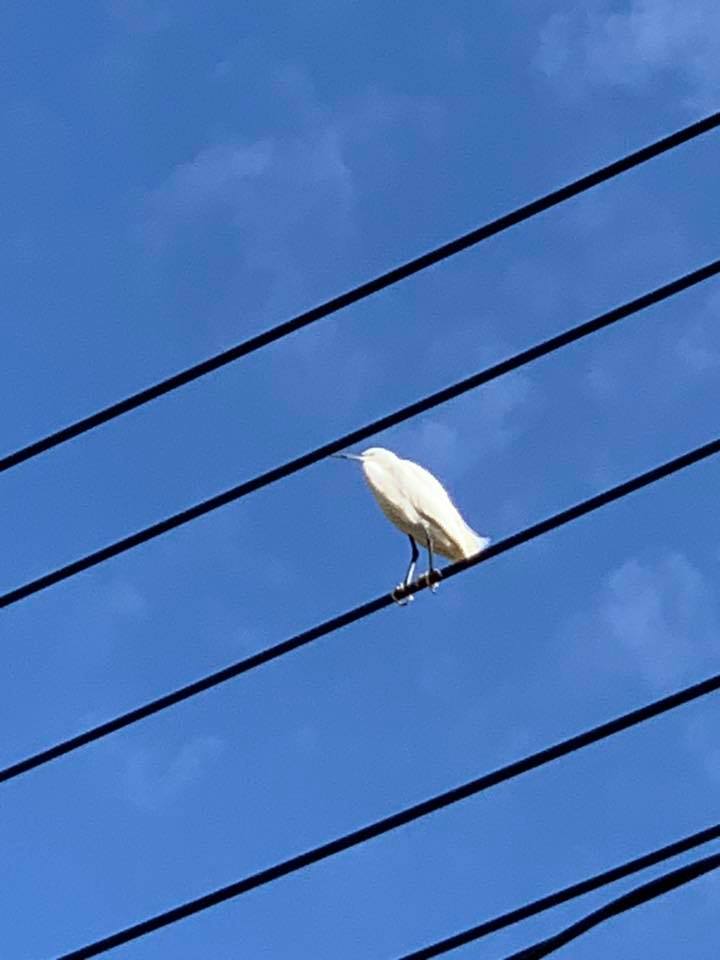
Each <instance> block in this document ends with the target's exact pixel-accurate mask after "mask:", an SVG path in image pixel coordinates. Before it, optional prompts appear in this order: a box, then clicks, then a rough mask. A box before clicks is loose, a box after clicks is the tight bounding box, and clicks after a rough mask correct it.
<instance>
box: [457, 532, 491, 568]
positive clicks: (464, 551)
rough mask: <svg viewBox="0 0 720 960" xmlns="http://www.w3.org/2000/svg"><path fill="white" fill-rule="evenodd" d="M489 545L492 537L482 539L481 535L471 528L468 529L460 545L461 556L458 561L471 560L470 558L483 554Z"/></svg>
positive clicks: (459, 552)
mask: <svg viewBox="0 0 720 960" xmlns="http://www.w3.org/2000/svg"><path fill="white" fill-rule="evenodd" d="M489 545H490V537H481V536H480V534H479V533H476V532H475V531H474V530H472V529H471V528H470V527H466V529H465V533H464V535H463V537H462V538H461V539H460V540H459V543H458V547H459V550H458V554H459V556H458V557H457V558H456V559H457V560H469V559H470V557H474V556H476V555H477V554H478V553H482V551H483V550H485V549H486V547H488V546H489Z"/></svg>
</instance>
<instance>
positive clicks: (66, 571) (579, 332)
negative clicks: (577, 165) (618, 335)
mask: <svg viewBox="0 0 720 960" xmlns="http://www.w3.org/2000/svg"><path fill="white" fill-rule="evenodd" d="M718 273H720V259H718V260H714V261H712V262H711V263H708V264H706V265H705V266H703V267H700V268H699V269H698V270H693V271H692V272H690V273H687V274H685V275H684V276H682V277H678V278H677V279H675V280H672V281H671V282H670V283H667V284H664V285H663V286H661V287H658V288H656V289H655V290H652V291H650V292H649V293H645V294H643V295H642V296H640V297H637V298H636V299H634V300H630V301H628V302H627V303H624V304H622V305H621V306H619V307H615V308H614V309H612V310H609V311H608V312H607V313H603V314H601V315H600V316H597V317H594V318H593V319H591V320H588V321H586V322H585V323H582V324H579V325H578V326H575V327H571V328H570V329H568V330H565V331H563V332H562V333H560V334H557V335H556V336H554V337H550V338H549V339H548V340H544V341H542V342H541V343H538V344H535V345H534V346H532V347H529V348H528V349H527V350H523V351H522V352H520V353H517V354H515V355H514V356H512V357H508V358H506V359H505V360H502V361H501V362H500V363H497V364H494V365H493V366H491V367H488V368H486V369H485V370H482V371H480V372H479V373H476V374H474V375H473V376H471V377H467V378H466V379H464V380H461V381H459V382H457V383H454V384H452V385H451V386H449V387H445V388H444V389H442V390H438V391H437V392H436V393H432V394H430V395H429V396H426V397H423V398H422V399H421V400H416V401H415V402H414V403H411V404H409V405H408V406H406V407H402V408H401V409H399V410H396V411H394V412H393V413H390V414H387V415H386V416H384V417H380V418H379V419H378V420H374V421H373V422H372V423H369V424H366V425H365V426H363V427H360V428H358V429H357V430H352V431H351V432H350V433H346V434H345V435H344V436H342V437H338V438H337V439H336V440H331V441H329V442H328V443H324V444H322V445H321V446H319V447H316V448H315V449H314V450H311V451H309V452H308V453H305V454H303V455H302V456H300V457H296V458H295V459H294V460H289V461H287V462H286V463H283V464H281V465H280V466H277V467H273V468H272V469H271V470H268V471H266V472H265V473H261V474H258V476H256V477H253V478H252V479H251V480H246V481H244V482H243V483H241V484H238V485H237V486H235V487H231V488H230V489H229V490H224V491H223V492H222V493H218V494H215V496H212V497H209V498H208V499H207V500H203V501H202V502H200V503H196V504H194V505H193V506H192V507H187V508H186V509H185V510H181V511H180V512H179V513H175V514H173V515H172V516H170V517H166V518H165V519H164V520H159V521H158V522H156V523H153V524H151V525H150V526H148V527H145V528H144V529H143V530H139V531H137V532H135V533H132V534H130V535H129V536H126V537H122V538H121V539H120V540H116V541H115V542H114V543H111V544H108V546H106V547H102V548H101V549H100V550H95V551H93V552H92V553H88V554H86V555H85V556H84V557H81V558H80V559H78V560H73V561H72V562H71V563H68V564H65V565H64V566H62V567H58V568H57V569H55V570H52V571H51V572H50V573H45V574H43V575H42V576H41V577H37V578H36V579H35V580H30V581H28V582H27V583H24V584H22V585H21V586H19V587H15V589H13V590H10V591H8V592H7V593H5V594H2V596H0V609H2V608H3V607H9V606H11V604H13V603H18V602H19V601H20V600H24V599H25V598H26V597H29V596H31V595H32V594H34V593H39V592H40V591H41V590H46V589H47V588H48V587H51V586H53V585H54V584H56V583H60V582H62V581H63V580H67V579H69V578H70V577H74V576H76V575H77V574H79V573H82V572H83V571H85V570H89V569H91V568H92V567H96V566H98V565H99V564H101V563H104V562H105V561H106V560H110V559H111V558H112V557H116V556H118V555H120V554H122V553H125V552H126V551H128V550H132V549H134V548H135V547H138V546H140V545H141V544H143V543H147V542H148V541H149V540H154V539H155V538H156V537H159V536H162V535H163V534H165V533H168V532H169V531H171V530H175V529H177V528H178V527H181V526H184V525H185V524H186V523H190V522H191V521H193V520H197V519H198V518H199V517H202V516H204V515H205V514H207V513H211V512H212V511H214V510H218V509H219V508H220V507H224V506H227V504H229V503H232V502H234V501H236V500H239V499H241V498H242V497H246V496H248V494H251V493H254V492H255V491H256V490H260V489H261V488H262V487H266V486H269V485H270V484H272V483H276V482H277V481H278V480H283V479H285V478H287V477H289V476H291V475H292V474H294V473H297V472H298V471H299V470H303V469H305V468H306V467H309V466H312V464H314V463H317V462H318V461H319V460H322V459H324V458H325V457H328V456H330V455H331V454H333V453H338V452H339V451H341V450H343V449H345V447H348V446H351V445H352V444H354V443H359V442H360V441H361V440H365V439H366V438H367V437H369V436H372V435H373V434H375V433H379V432H380V431H381V430H387V429H388V428H389V427H392V426H396V425H397V424H399V423H402V422H403V421H405V420H409V419H410V418H412V417H416V416H417V415H418V414H420V413H424V412H425V411H427V410H430V409H431V408H433V407H436V406H438V405H439V404H442V403H446V402H447V401H448V400H452V399H453V398H455V397H458V396H460V394H463V393H467V392H468V391H469V390H473V389H475V388H476V387H479V386H481V385H482V384H485V383H488V382H489V381H491V380H495V379H497V378H498V377H501V376H504V375H505V374H507V373H510V372H511V371H513V370H517V369H518V368H519V367H522V366H525V365H526V364H529V363H531V362H533V361H534V360H537V359H539V358H540V357H543V356H545V355H547V354H549V353H552V352H554V351H556V350H559V349H561V348H562V347H565V346H568V345H569V344H571V343H574V342H576V341H577V340H580V339H582V338H583V337H587V336H589V335H590V334H592V333H596V332H597V331H598V330H602V329H603V328H605V327H608V326H611V325H612V324H615V323H618V322H619V321H620V320H624V319H626V318H627V317H630V316H632V315H633V314H636V313H638V312H640V311H641V310H645V309H647V307H649V306H652V305H654V304H657V303H659V302H660V301H662V300H667V299H668V298H669V297H672V296H675V295H676V294H678V293H680V292H682V291H684V290H687V289H689V288H690V287H693V286H696V285H697V284H699V283H702V282H703V281H705V280H709V279H710V278H711V277H714V276H716V275H717V274H718Z"/></svg>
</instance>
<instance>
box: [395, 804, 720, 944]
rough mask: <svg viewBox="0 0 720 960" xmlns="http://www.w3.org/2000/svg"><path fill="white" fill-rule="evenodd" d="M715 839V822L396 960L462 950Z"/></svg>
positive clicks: (718, 830) (718, 829)
mask: <svg viewBox="0 0 720 960" xmlns="http://www.w3.org/2000/svg"><path fill="white" fill-rule="evenodd" d="M718 839H720V824H717V823H716V824H715V825H714V826H712V827H708V828H707V829H705V830H700V831H699V832H698V833H693V834H691V835H690V836H689V837H683V838H682V839H681V840H676V841H675V842H674V843H670V844H668V845H667V846H664V847H660V849H658V850H652V851H650V852H649V853H645V854H643V855H642V856H641V857H637V858H635V859H634V860H628V861H627V862H626V863H622V864H620V865H619V866H617V867H612V868H611V869H610V870H605V871H603V872H602V873H596V874H595V876H592V877H588V878H587V879H586V880H581V881H580V882H579V883H573V884H572V885H571V886H569V887H563V888H562V889H561V890H556V891H554V892H553V893H549V894H548V895H547V896H545V897H540V899H539V900H533V901H531V902H530V903H526V904H523V906H521V907H516V908H515V909H514V910H510V911H508V912H507V913H501V914H500V915H499V916H497V917H493V918H492V919H490V920H486V921H484V923H479V924H478V925H477V926H474V927H470V928H469V929H467V930H463V931H462V932H461V933H456V934H454V935H453V936H452V937H447V938H445V939H444V940H438V941H437V942H436V943H432V944H429V945H428V946H426V947H422V948H421V949H420V950H413V952H412V953H405V954H403V956H402V957H399V958H398V960H431V958H432V957H439V956H441V955H442V954H444V953H449V952H450V951H451V950H457V948H458V947H464V946H466V945H467V944H468V943H472V942H474V941H475V940H480V939H482V938H483V937H487V936H489V935H490V934H491V933H497V931H498V930H504V929H506V928H507V927H512V926H514V925H515V924H516V923H521V922H522V921H523V920H527V919H529V918H530V917H535V916H537V915H538V914H540V913H545V912H546V911H548V910H552V909H554V908H555V907H558V906H560V905H561V904H563V903H569V902H570V901H571V900H576V899H577V898H578V897H584V896H585V895H586V894H588V893H592V892H593V891H594V890H600V889H601V888H602V887H606V886H608V885H609V884H611V883H616V882H617V881H618V880H622V879H624V878H625V877H630V876H632V875H633V874H635V873H639V872H640V871H641V870H647V869H648V868H649V867H654V866H657V865H658V864H659V863H664V862H665V861H666V860H670V859H671V858H672V857H677V856H680V854H681V853H687V852H688V851H689V850H695V849H697V847H700V846H704V845H705V844H706V843H712V842H713V841H714V840H718Z"/></svg>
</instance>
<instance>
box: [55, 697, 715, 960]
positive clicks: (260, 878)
mask: <svg viewBox="0 0 720 960" xmlns="http://www.w3.org/2000/svg"><path fill="white" fill-rule="evenodd" d="M718 686H720V679H719V678H715V679H714V681H713V683H712V684H711V685H710V686H708V685H707V681H705V682H704V683H701V684H696V685H695V687H694V688H687V689H686V690H683V691H680V692H679V693H675V694H672V695H671V696H669V697H664V698H663V699H662V700H657V701H655V702H654V703H650V704H647V705H646V706H644V707H640V708H638V709H636V710H632V711H630V712H629V713H625V714H623V715H621V716H619V717H615V718H614V719H613V720H609V721H607V722H605V723H602V724H600V725H599V726H597V727H592V728H591V729H589V730H585V731H583V732H582V733H579V734H576V735H575V736H573V737H570V738H568V739H567V740H561V741H560V742H558V743H555V744H553V745H552V746H550V747H545V748H544V749H543V750H539V751H537V752H536V753H531V754H530V755H529V756H526V757H523V758H522V759H520V760H515V761H514V762H513V763H509V764H507V765H506V766H504V767H499V768H497V769H496V770H493V771H491V772H490V773H486V774H484V775H483V776H481V777H478V778H477V779H475V780H470V781H468V782H467V783H463V784H461V785H460V786H457V787H453V788H452V789H451V790H447V791H446V792H444V793H440V794H436V795H435V796H433V797H430V798H429V799H428V800H423V801H422V802H420V803H416V804H414V805H413V806H411V807H406V808H405V809H404V810H399V811H397V812H396V813H393V814H391V815H390V816H388V817H383V818H382V819H381V820H376V821H374V822H373V823H370V824H367V825H366V826H364V827H360V829H358V830H353V831H352V832H351V833H346V834H344V835H343V836H341V837H336V838H335V839H334V840H330V841H329V842H327V843H323V844H321V845H320V846H319V847H313V848H312V849H310V850H306V851H304V852H303V853H300V854H297V855H296V856H294V857H290V859H289V860H283V861H281V862H280V863H276V864H273V866H271V867H266V868H265V869H264V870H260V871H258V872H257V873H252V874H250V875H249V876H247V877H243V879H241V880H237V881H236V882H235V883H231V884H228V885H227V886H225V887H220V888H219V889H217V890H213V891H211V892H210V893H206V894H205V895H204V896H201V897H198V898H197V899H195V900H189V901H187V902H185V903H182V904H180V905H179V906H177V907H173V908H172V909H170V910H166V911H165V912H163V913H158V914H156V915H155V916H154V917H148V918H147V919H145V920H142V921H140V923H135V924H132V926H129V927H125V928H124V929H123V930H119V931H117V932H116V933H113V934H110V936H107V937H102V938H101V939H100V940H96V941H94V942H93V943H90V944H88V945H87V946H84V947H81V948H80V949H79V950H72V951H71V952H70V953H66V954H63V955H62V957H60V958H59V960H85V958H87V957H96V956H98V954H101V953H105V952H106V951H108V950H112V949H114V948H115V947H119V946H120V945H121V944H124V943H129V942H130V941H132V940H137V939H138V938H139V937H145V936H147V935H148V934H149V933H153V932H154V931H155V930H160V929H161V928H162V927H167V926H169V925H170V924H173V923H177V922H178V921H179V920H184V919H186V918H187V917H191V916H193V914H196V913H200V912H201V911H202V910H207V909H209V908H210V907H215V906H217V905H218V904H220V903H225V902H226V901H227V900H232V899H234V898H235V897H239V896H241V895H242V894H244V893H248V892H249V891H250V890H256V889H257V888H258V887H263V886H265V885H266V884H268V883H272V882H273V881H275V880H279V879H280V877H286V876H288V875H289V874H291V873H296V872H297V871H298V870H303V869H304V868H305V867H309V866H311V865H312V864H315V863H319V862H320V861H321V860H326V859H328V857H333V856H335V855H336V854H338V853H343V852H344V851H345V850H350V849H351V848H352V847H357V846H359V845H360V844H362V843H367V842H368V841H369V840H373V839H375V838H376V837H380V836H383V835H384V834H386V833H390V832H391V831H392V830H397V829H398V828H399V827H404V826H406V825H407V824H409V823H413V822H414V821H416V820H420V819H422V818H423V817H427V816H428V815H429V814H431V813H437V812H438V811H439V810H444V809H445V808H446V807H450V806H452V805H453V804H455V803H459V802H460V801H461V800H467V799H468V798H469V797H474V796H477V795H478V794H479V793H483V792H484V791H486V790H489V789H490V788H492V787H495V786H497V785H498V784H501V783H506V782H507V781H508V780H513V779H515V778H516V777H519V776H521V775H522V774H524V773H528V772H529V771H530V770H537V769H538V768H539V767H543V766H545V765H546V764H548V763H552V762H554V761H555V760H559V759H560V758H561V757H566V756H568V755H569V754H571V753H575V752H576V751H577V750H583V749H585V748H586V747H589V746H591V745H592V744H594V743H598V742H599V741H601V740H606V739H607V738H608V737H612V736H615V734H618V733H620V732H622V731H623V730H628V729H629V728H630V727H634V726H637V725H638V724H640V723H644V722H646V721H647V720H650V719H652V718H653V717H656V716H658V715H659V714H661V713H666V712H667V711H668V710H673V709H675V708H676V707H678V706H680V705H681V704H683V703H687V702H688V701H689V700H691V699H696V698H697V697H699V696H704V695H705V694H707V693H710V692H711V690H717V688H718ZM691 691H692V692H691Z"/></svg>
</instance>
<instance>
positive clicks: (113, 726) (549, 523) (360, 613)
mask: <svg viewBox="0 0 720 960" xmlns="http://www.w3.org/2000/svg"><path fill="white" fill-rule="evenodd" d="M717 453H720V438H718V439H716V440H712V441H711V442H710V443H706V444H704V445H703V446H701V447H696V448H695V449H694V450H690V451H689V452H688V453H684V454H682V455H681V456H679V457H676V458H675V459H673V460H668V461H666V462H665V463H663V464H660V466H657V467H653V469H652V470H648V471H647V472H646V473H641V474H639V475H638V476H635V477H632V478H631V479H630V480H626V481H624V482H623V483H620V484H618V485H617V486H614V487H610V488H608V489H607V490H604V491H602V492H601V493H598V494H596V495H595V496H593V497H590V498H589V499H587V500H582V501H581V502H580V503H576V504H574V505H573V506H571V507H568V508H567V509H565V510H561V511H560V512H559V513H555V514H553V515H552V516H550V517H546V518H545V520H541V521H540V522H539V523H535V524H533V525H532V526H530V527H526V528H525V529H524V530H520V531H518V532H517V533H514V534H511V535H510V536H509V537H506V538H505V539H504V540H499V541H498V542H497V543H494V544H491V545H490V546H489V547H487V548H486V549H485V550H483V551H482V553H479V554H477V555H476V556H474V557H471V558H470V559H468V560H460V561H459V562H457V563H452V564H449V565H448V566H446V567H443V569H442V570H441V571H440V574H441V576H442V578H443V579H445V580H447V579H449V578H450V577H454V576H455V575H456V574H458V573H462V572H463V571H464V570H467V569H469V568H470V567H475V566H477V565H478V564H480V563H485V561H487V560H491V559H492V558H493V557H497V556H500V554H503V553H507V551H508V550H513V549H515V548H516V547H519V546H520V545H521V544H523V543H528V542H529V541H530V540H534V539H536V538H537V537H541V536H544V535H545V534H546V533H549V532H550V531H551V530H556V529H557V528H558V527H562V526H564V525H565V524H566V523H570V522H572V521H573V520H577V519H579V518H580V517H583V516H585V515H586V514H588V513H592V512H593V511H594V510H599V509H600V508H601V507H604V506H606V505H607V504H610V503H613V502H614V501H615V500H620V499H622V498H623V497H626V496H628V495H629V494H631V493H634V492H635V491H637V490H640V489H642V488H643V487H647V486H650V485H651V484H653V483H656V482H657V481H659V480H662V479H663V478H664V477H668V476H670V475H671V474H673V473H677V472H678V471H680V470H684V469H685V468H686V467H689V466H692V465H693V464H695V463H699V462H700V461H701V460H704V459H707V458H708V457H711V456H714V455H715V454H717ZM426 587H427V583H426V581H425V578H423V577H421V578H420V579H419V580H416V581H415V583H411V584H409V585H408V586H407V587H406V588H405V589H404V590H403V591H397V590H396V591H394V592H393V593H386V594H384V595H382V596H380V597H376V598H375V599H374V600H368V601H367V602H366V603H363V604H360V606H358V607H355V608H353V609H352V610H346V611H345V612H344V613H341V614H339V615H338V616H336V617H332V618H331V619H330V620H326V621H325V622H324V623H321V624H318V625H316V626H314V627H311V628H310V629H309V630H305V631H304V632H303V633H298V634H296V635H295V636H293V637H290V638H289V639H287V640H282V641H281V642H280V643H277V644H275V645H274V646H272V647H266V648H265V649H264V650H260V651H259V652H258V653H254V654H251V655H250V656H249V657H246V658H245V659H244V660H238V661H237V662H235V663H233V664H230V665H229V666H227V667H223V668H222V669H221V670H218V671H216V672H215V673H210V674H207V675H206V676H204V677H201V678H200V679H199V680H195V681H193V682H192V683H188V684H187V685H186V686H184V687H179V688H177V689H176V690H173V691H171V692H170V693H166V694H165V695H164V696H162V697H158V698H157V699H156V700H150V701H149V702H148V703H145V704H143V705H142V706H140V707H136V708H135V709H133V710H130V711H128V712H127V713H123V714H120V716H117V717H115V718H114V719H112V720H107V721H106V722H105V723H101V724H99V725H98V726H96V727H91V728H90V729H88V730H85V731H84V732H83V733H79V734H77V735H76V736H74V737H70V738H69V739H67V740H63V741H62V742H60V743H57V744H55V745H54V746H52V747H48V748H46V749H45V750H41V751H40V752H39V753H35V754H33V755H32V756H29V757H26V758H25V759H23V760H18V761H17V762H16V763H13V764H11V765H10V766H8V767H5V769H3V770H0V783H3V782H5V781H8V780H12V779H14V778H15V777H19V776H20V775H21V774H23V773H27V772H28V771H30V770H34V769H35V768H37V767H41V766H43V765H44V764H46V763H50V761H51V760H55V759H57V758H58V757H62V756H64V755H65V754H68V753H72V752H73V751H75V750H78V749H80V747H84V746H86V745H87V744H89V743H92V742H94V741H95V740H100V739H102V738H103V737H107V736H109V735H110V734H111V733H115V732H116V731H117V730H122V729H123V728H124V727H129V726H131V725H132V724H135V723H138V722H139V721H140V720H144V719H145V718H147V717H151V716H152V715H153V714H156V713H160V712H161V711H163V710H167V709H168V708H170V707H173V706H175V705H176V704H178V703H181V702H182V701H183V700H189V699H190V698H191V697H195V696H197V695H198V694H200V693H203V692H204V691H205V690H210V689H211V688H212V687H217V686H219V685H220V684H222V683H226V682H227V681H228V680H232V679H233V678H234V677H238V676H240V674H243V673H248V672H249V671H250V670H254V669H255V668H256V667H260V666H262V665H263V664H265V663H269V662H270V661H271V660H277V659H278V657H282V656H284V655H285V654H287V653H291V652H292V651H293V650H298V649H299V648H300V647H304V646H307V645H308V644H309V643H312V642H313V641H315V640H319V639H320V638H321V637H325V636H327V635H328V634H331V633H334V632H335V631H337V630H340V629H341V628H342V627H346V626H348V625H349V624H351V623H355V622H356V621H358V620H363V619H364V618H365V617H369V616H370V615H371V614H373V613H377V612H378V611H379V610H383V609H384V608H385V607H389V606H392V605H393V604H394V603H395V602H396V601H397V599H402V598H403V597H405V596H410V595H411V594H414V593H417V592H419V591H420V590H423V589H425V588H426ZM718 687H720V674H717V675H716V676H714V677H710V678H709V679H708V680H706V681H704V682H703V683H702V684H699V685H697V686H695V687H688V688H687V689H686V690H684V691H681V693H679V694H677V695H676V697H679V698H680V699H679V700H676V699H673V697H671V698H669V699H667V700H660V701H657V705H663V704H666V703H667V704H669V706H661V707H660V708H659V709H660V712H663V711H664V710H665V709H673V708H674V706H679V705H680V703H685V702H687V700H686V699H685V698H687V699H689V700H692V699H695V698H696V697H698V696H703V695H704V694H706V693H711V692H713V691H714V690H716V689H718Z"/></svg>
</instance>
